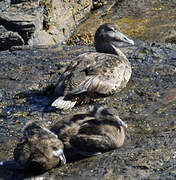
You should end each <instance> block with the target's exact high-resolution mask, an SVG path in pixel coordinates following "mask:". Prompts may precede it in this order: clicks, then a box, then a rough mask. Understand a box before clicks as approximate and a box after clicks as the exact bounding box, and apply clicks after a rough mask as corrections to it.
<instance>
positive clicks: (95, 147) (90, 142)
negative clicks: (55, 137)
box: [70, 134, 116, 156]
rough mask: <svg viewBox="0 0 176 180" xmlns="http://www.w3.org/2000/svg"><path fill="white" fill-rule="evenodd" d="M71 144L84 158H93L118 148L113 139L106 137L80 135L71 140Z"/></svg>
mask: <svg viewBox="0 0 176 180" xmlns="http://www.w3.org/2000/svg"><path fill="white" fill-rule="evenodd" d="M70 143H71V145H72V147H73V148H75V149H76V150H77V151H78V152H79V153H80V154H81V155H84V156H92V155H96V154H99V153H102V152H106V151H110V150H112V149H115V148H116V146H115V144H114V142H113V141H112V139H111V138H109V137H108V136H106V135H94V134H92V135H87V134H78V135H76V136H73V137H72V138H71V139H70Z"/></svg>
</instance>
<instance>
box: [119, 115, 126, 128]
mask: <svg viewBox="0 0 176 180" xmlns="http://www.w3.org/2000/svg"><path fill="white" fill-rule="evenodd" d="M117 119H118V121H119V124H120V126H123V127H125V128H127V127H128V125H127V124H126V123H125V122H124V121H123V120H121V119H120V118H119V117H118V116H117Z"/></svg>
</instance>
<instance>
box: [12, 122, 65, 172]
mask: <svg viewBox="0 0 176 180" xmlns="http://www.w3.org/2000/svg"><path fill="white" fill-rule="evenodd" d="M63 148H64V145H63V143H62V141H61V140H59V139H58V137H57V135H55V134H54V133H53V132H51V131H49V130H48V129H46V128H44V127H42V126H40V125H39V124H38V123H37V122H31V123H29V124H28V125H27V126H26V127H25V128H24V131H23V138H22V142H20V143H19V144H17V147H16V148H15V150H14V159H15V161H16V162H17V163H18V164H19V165H20V166H21V167H22V168H24V169H25V170H28V171H31V172H34V173H37V174H38V173H41V172H44V171H47V170H49V169H51V168H54V167H56V166H57V165H58V164H59V162H60V161H61V164H65V163H66V159H65V156H64V153H63Z"/></svg>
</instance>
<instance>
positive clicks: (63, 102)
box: [51, 23, 134, 109]
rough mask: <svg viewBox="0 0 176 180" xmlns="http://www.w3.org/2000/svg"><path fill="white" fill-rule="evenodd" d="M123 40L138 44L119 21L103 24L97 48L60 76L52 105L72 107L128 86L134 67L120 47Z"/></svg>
mask: <svg viewBox="0 0 176 180" xmlns="http://www.w3.org/2000/svg"><path fill="white" fill-rule="evenodd" d="M119 42H126V43H130V44H134V42H133V41H132V40H130V39H128V38H127V37H126V36H125V35H124V34H122V33H121V32H120V30H119V28H118V26H117V25H115V24H113V23H106V24H103V25H101V26H100V27H99V28H98V29H97V31H96V33H95V38H94V44H95V49H96V51H97V52H87V53H84V54H81V55H79V56H78V57H77V58H76V59H74V60H72V62H71V63H70V65H69V66H68V67H67V68H66V70H65V71H64V72H63V73H62V74H61V76H60V78H59V81H58V83H57V85H56V88H55V92H54V98H55V100H54V101H53V102H52V104H51V106H53V107H56V108H58V109H70V108H72V107H74V105H75V104H76V103H78V104H81V103H86V102H89V101H90V100H91V99H94V98H96V97H102V96H103V97H104V96H108V95H111V94H113V93H115V92H118V91H120V90H121V89H122V88H123V87H125V86H126V84H127V82H128V81H129V79H130V76H131V71H132V70H131V65H130V62H129V61H128V59H127V58H126V56H125V55H124V54H123V53H122V52H121V51H120V50H119V49H118V48H117V47H116V46H117V45H118V43H119ZM98 95H99V96H98Z"/></svg>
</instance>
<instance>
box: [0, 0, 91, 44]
mask: <svg viewBox="0 0 176 180" xmlns="http://www.w3.org/2000/svg"><path fill="white" fill-rule="evenodd" d="M12 2H13V3H12V5H11V7H10V8H9V9H8V10H7V11H3V12H2V13H1V14H0V25H3V26H4V27H5V28H6V29H7V30H9V31H13V32H17V33H18V34H19V35H20V36H21V37H22V38H23V41H24V43H25V44H29V45H54V44H58V43H62V42H64V41H65V40H66V39H67V38H68V37H70V35H71V34H72V32H73V31H74V29H75V28H76V27H77V25H78V24H79V23H81V22H82V21H83V20H85V18H86V17H87V16H88V14H89V12H90V8H91V0H82V1H79V2H77V1H76V0H75V1H62V0H52V1H40V3H39V2H38V1H30V2H29V1H12Z"/></svg>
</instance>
